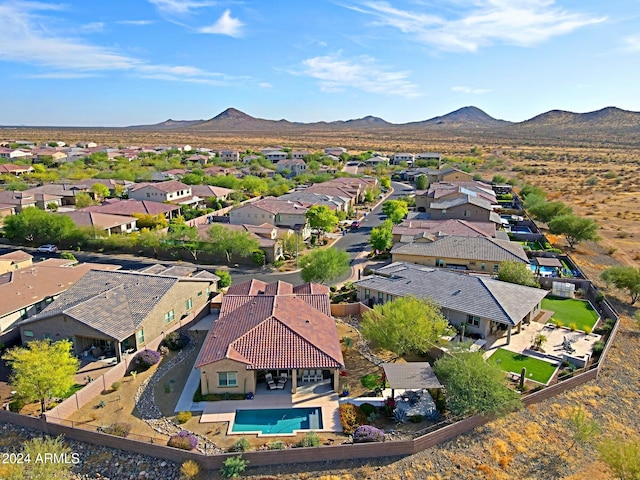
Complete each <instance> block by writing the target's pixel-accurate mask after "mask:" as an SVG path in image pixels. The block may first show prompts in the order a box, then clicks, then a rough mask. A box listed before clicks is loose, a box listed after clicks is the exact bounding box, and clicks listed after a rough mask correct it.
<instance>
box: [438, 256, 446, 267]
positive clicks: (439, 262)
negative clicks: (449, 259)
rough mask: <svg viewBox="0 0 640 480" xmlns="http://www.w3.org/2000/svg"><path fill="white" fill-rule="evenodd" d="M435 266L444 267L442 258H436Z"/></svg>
mask: <svg viewBox="0 0 640 480" xmlns="http://www.w3.org/2000/svg"><path fill="white" fill-rule="evenodd" d="M436 267H444V260H442V259H441V258H436Z"/></svg>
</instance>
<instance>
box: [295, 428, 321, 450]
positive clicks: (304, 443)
mask: <svg viewBox="0 0 640 480" xmlns="http://www.w3.org/2000/svg"><path fill="white" fill-rule="evenodd" d="M298 445H300V446H301V447H317V446H319V445H320V437H318V434H317V433H316V432H308V433H307V434H306V435H305V436H304V437H303V438H302V440H300V443H299V444H298Z"/></svg>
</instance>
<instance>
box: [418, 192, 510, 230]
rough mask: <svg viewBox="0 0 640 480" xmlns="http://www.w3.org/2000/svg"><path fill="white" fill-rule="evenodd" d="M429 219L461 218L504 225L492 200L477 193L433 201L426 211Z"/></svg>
mask: <svg viewBox="0 0 640 480" xmlns="http://www.w3.org/2000/svg"><path fill="white" fill-rule="evenodd" d="M425 214H426V216H427V217H428V218H429V219H433V220H436V219H448V218H460V219H463V220H468V221H470V222H487V221H488V222H494V223H495V224H497V225H502V220H501V219H500V215H498V214H497V213H496V212H494V211H493V205H492V204H491V202H489V201H487V200H485V199H484V198H480V197H478V196H476V195H471V194H466V193H465V194H463V195H460V196H456V197H453V198H449V199H443V200H438V201H434V202H431V204H430V205H429V209H428V210H427V211H426V212H425Z"/></svg>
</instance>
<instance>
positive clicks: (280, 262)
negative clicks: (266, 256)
mask: <svg viewBox="0 0 640 480" xmlns="http://www.w3.org/2000/svg"><path fill="white" fill-rule="evenodd" d="M283 265H284V260H276V261H274V262H273V267H274V268H280V267H281V266H283Z"/></svg>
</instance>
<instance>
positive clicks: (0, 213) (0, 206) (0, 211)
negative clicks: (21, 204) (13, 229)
mask: <svg viewBox="0 0 640 480" xmlns="http://www.w3.org/2000/svg"><path fill="white" fill-rule="evenodd" d="M15 214H16V206H15V205H12V204H10V203H0V225H1V224H2V219H3V218H4V217H8V216H10V215H15Z"/></svg>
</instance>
